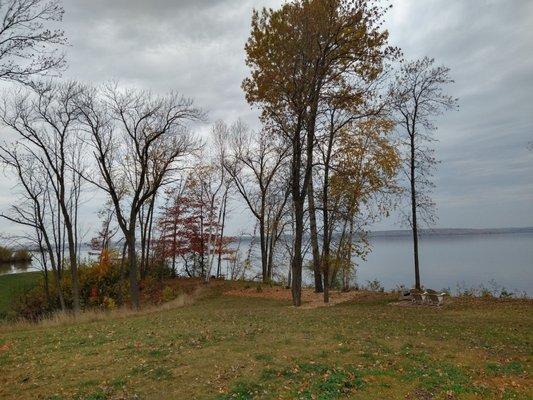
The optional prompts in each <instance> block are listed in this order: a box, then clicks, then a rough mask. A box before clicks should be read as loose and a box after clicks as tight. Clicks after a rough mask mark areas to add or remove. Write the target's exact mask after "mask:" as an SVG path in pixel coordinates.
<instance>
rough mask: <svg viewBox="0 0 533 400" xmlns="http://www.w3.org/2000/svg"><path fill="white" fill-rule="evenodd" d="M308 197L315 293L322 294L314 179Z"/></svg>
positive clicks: (310, 184)
mask: <svg viewBox="0 0 533 400" xmlns="http://www.w3.org/2000/svg"><path fill="white" fill-rule="evenodd" d="M307 197H308V200H307V202H308V204H309V228H310V231H311V249H312V252H313V275H314V277H315V293H322V292H323V291H324V287H323V285H322V272H321V268H320V264H321V262H320V250H319V248H318V231H317V226H316V208H315V194H314V188H313V179H309V185H308V188H307Z"/></svg>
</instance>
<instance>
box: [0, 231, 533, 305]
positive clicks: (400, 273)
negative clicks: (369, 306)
mask: <svg viewBox="0 0 533 400" xmlns="http://www.w3.org/2000/svg"><path fill="white" fill-rule="evenodd" d="M371 245H372V252H371V254H370V255H369V256H368V259H367V260H366V261H365V262H362V263H361V265H360V266H359V267H358V269H357V274H356V280H357V282H358V283H359V284H360V285H361V284H365V283H366V282H367V281H370V280H374V279H377V280H379V281H380V282H381V283H382V284H383V286H384V287H385V288H386V289H392V288H394V287H395V286H397V285H399V284H403V285H404V286H406V287H411V286H412V284H413V282H414V267H413V259H412V242H411V238H410V237H408V236H398V237H374V238H372V239H371ZM247 247H248V244H247V243H244V242H243V243H242V245H241V249H243V250H244V251H246V248H247ZM83 253H84V254H82V257H85V256H86V255H87V252H86V251H84V252H83ZM253 253H256V255H258V254H257V251H254V252H253ZM254 264H257V265H259V260H258V257H255V260H254ZM36 268H37V266H36V265H26V266H23V268H20V267H18V266H14V265H3V266H2V265H0V275H1V274H6V273H16V272H23V271H31V270H35V269H36ZM280 268H282V269H281V270H279V271H278V272H279V274H280V275H283V276H286V272H285V271H283V269H286V267H280ZM252 275H253V274H252ZM420 275H421V280H422V284H423V285H424V286H425V287H426V288H433V289H436V290H440V289H442V288H450V289H451V290H452V291H456V289H457V286H458V285H459V286H460V287H479V285H484V286H486V287H489V288H491V284H492V283H494V282H495V283H497V285H499V286H500V287H502V286H503V287H505V288H506V289H507V290H508V291H511V292H514V293H523V292H525V293H527V294H528V295H529V296H530V297H531V296H533V233H505V234H487V235H434V236H433V235H431V236H423V237H421V238H420ZM250 276H251V275H250ZM304 281H305V282H306V283H308V284H311V283H312V279H311V276H310V274H309V273H305V274H304Z"/></svg>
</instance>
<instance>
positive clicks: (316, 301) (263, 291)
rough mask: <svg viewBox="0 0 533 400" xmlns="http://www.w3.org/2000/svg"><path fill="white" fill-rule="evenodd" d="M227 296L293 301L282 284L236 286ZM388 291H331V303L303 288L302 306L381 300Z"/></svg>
mask: <svg viewBox="0 0 533 400" xmlns="http://www.w3.org/2000/svg"><path fill="white" fill-rule="evenodd" d="M224 294H225V295H227V296H236V297H256V298H265V299H274V300H283V301H291V300H292V295H291V290H290V289H287V288H284V287H281V286H271V287H270V286H267V287H263V286H257V287H248V288H236V289H231V290H228V291H226V292H224ZM389 296H390V295H388V294H386V293H379V292H370V291H366V290H355V291H349V292H342V291H338V290H332V291H330V298H329V303H324V294H323V293H316V292H315V291H314V290H313V289H311V288H302V306H301V308H304V309H310V308H317V307H328V306H333V305H335V304H339V303H344V302H347V301H356V300H365V301H368V300H381V299H384V298H387V297H389Z"/></svg>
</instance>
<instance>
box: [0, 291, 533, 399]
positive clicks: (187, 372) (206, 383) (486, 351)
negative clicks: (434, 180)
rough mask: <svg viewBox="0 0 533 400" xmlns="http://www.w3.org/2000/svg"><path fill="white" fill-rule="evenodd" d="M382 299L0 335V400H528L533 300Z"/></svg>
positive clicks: (211, 310)
mask: <svg viewBox="0 0 533 400" xmlns="http://www.w3.org/2000/svg"><path fill="white" fill-rule="evenodd" d="M387 301H388V300H387V299H377V300H373V301H370V300H368V301H364V302H358V303H351V304H341V305H337V306H334V307H329V308H318V309H307V310H301V309H294V308H292V307H288V306H287V303H284V302H279V301H274V300H268V299H252V298H250V299H244V298H233V297H226V296H220V295H213V296H211V297H207V298H204V299H202V300H199V301H198V302H196V303H195V304H193V305H192V306H188V307H184V308H180V309H174V310H167V311H161V312H157V313H153V314H146V315H140V316H134V317H128V318H117V319H110V320H104V321H98V322H90V323H83V324H78V325H69V326H56V327H48V328H42V327H40V328H34V329H23V330H18V331H5V330H4V331H1V330H0V371H1V372H0V398H1V399H19V398H20V399H36V398H50V399H71V398H77V399H86V400H90V399H92V400H96V399H108V398H109V399H114V398H116V399H128V398H140V399H156V398H157V399H196V398H201V399H203V398H207V399H217V398H218V399H226V398H234V399H249V398H259V399H275V398H283V399H294V398H304V399H311V398H317V399H336V398H353V399H377V398H379V399H404V398H407V399H430V398H436V399H456V398H457V399H494V398H509V399H511V398H517V399H528V398H529V399H530V398H532V397H531V396H533V392H532V390H531V380H529V374H531V372H532V364H531V361H532V360H531V353H532V350H533V349H532V340H531V339H532V332H533V313H531V311H532V303H531V302H493V303H490V304H478V303H474V304H455V305H451V306H449V307H446V308H444V309H441V310H439V309H435V308H418V309H414V308H404V307H393V306H390V305H387ZM135 395H137V396H138V397H134V396H135ZM312 396H314V397H312ZM432 396H434V397H432Z"/></svg>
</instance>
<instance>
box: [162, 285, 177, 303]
mask: <svg viewBox="0 0 533 400" xmlns="http://www.w3.org/2000/svg"><path fill="white" fill-rule="evenodd" d="M176 297H177V293H176V291H175V290H174V289H172V288H171V287H170V286H165V287H164V288H163V291H162V292H161V300H163V301H164V302H167V301H172V300H174V299H175V298H176Z"/></svg>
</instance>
